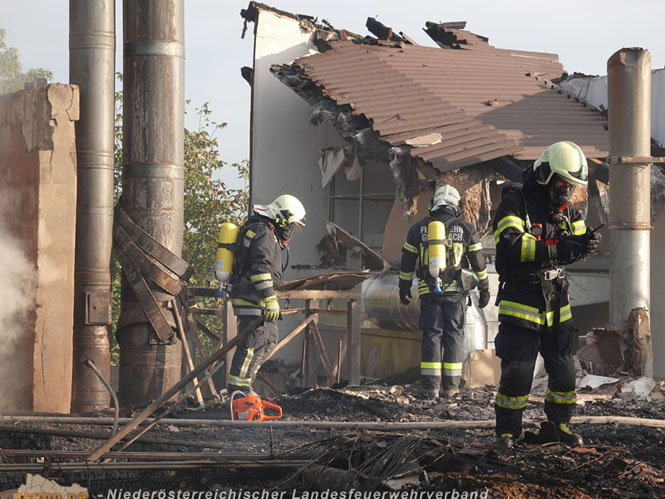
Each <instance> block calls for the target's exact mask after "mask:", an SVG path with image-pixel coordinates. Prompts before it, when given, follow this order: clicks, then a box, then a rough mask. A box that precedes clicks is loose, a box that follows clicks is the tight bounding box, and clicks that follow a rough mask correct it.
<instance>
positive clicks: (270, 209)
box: [254, 194, 306, 228]
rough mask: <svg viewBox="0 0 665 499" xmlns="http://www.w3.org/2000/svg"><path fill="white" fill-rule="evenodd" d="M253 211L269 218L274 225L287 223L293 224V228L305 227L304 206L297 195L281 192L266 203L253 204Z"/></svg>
mask: <svg viewBox="0 0 665 499" xmlns="http://www.w3.org/2000/svg"><path fill="white" fill-rule="evenodd" d="M254 212H255V213H258V214H259V215H263V216H265V217H268V218H270V219H271V220H273V221H274V222H275V225H277V226H278V227H281V228H286V227H288V226H289V225H293V226H294V227H295V228H303V227H305V218H306V213H305V207H304V206H303V205H302V203H301V202H300V201H299V200H298V198H297V197H295V196H291V195H290V194H282V195H281V196H278V197H277V199H275V200H274V201H273V202H272V203H270V204H267V205H264V204H255V205H254Z"/></svg>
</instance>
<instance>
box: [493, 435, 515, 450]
mask: <svg viewBox="0 0 665 499" xmlns="http://www.w3.org/2000/svg"><path fill="white" fill-rule="evenodd" d="M514 446H515V438H514V437H513V434H512V433H502V434H501V435H499V436H498V437H496V447H498V448H500V449H512V448H513V447H514Z"/></svg>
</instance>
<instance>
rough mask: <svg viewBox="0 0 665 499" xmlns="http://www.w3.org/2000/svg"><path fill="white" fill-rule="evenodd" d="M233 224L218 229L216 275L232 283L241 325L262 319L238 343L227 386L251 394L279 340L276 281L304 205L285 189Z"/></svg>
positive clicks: (299, 225) (301, 220)
mask: <svg viewBox="0 0 665 499" xmlns="http://www.w3.org/2000/svg"><path fill="white" fill-rule="evenodd" d="M230 225H232V224H224V225H222V227H221V229H220V234H219V243H218V252H217V267H216V275H217V278H218V280H219V281H220V285H221V286H222V287H228V292H229V296H230V298H231V303H232V305H233V311H234V313H235V315H236V316H237V317H238V330H243V329H244V328H245V327H246V326H247V325H249V324H251V323H253V322H254V321H255V320H256V318H257V317H262V318H263V323H262V324H261V325H260V326H259V327H258V328H256V329H255V330H254V331H253V332H252V333H250V334H249V336H248V337H247V338H246V339H245V341H243V342H242V343H240V344H239V345H238V346H237V347H236V351H235V354H234V356H233V361H232V363H231V369H230V374H229V380H228V391H229V393H230V394H233V393H234V392H238V391H240V392H242V393H243V394H244V395H247V394H253V390H252V382H253V381H254V378H255V376H256V373H257V371H258V370H259V367H261V364H262V362H263V360H264V359H265V358H266V356H267V355H268V354H269V353H270V352H271V351H272V350H273V348H274V347H275V345H276V344H277V340H278V339H279V337H278V330H277V322H276V321H277V319H278V318H279V303H278V301H277V296H276V295H275V286H277V285H278V284H279V283H280V281H281V279H282V272H283V270H284V269H283V265H284V262H283V259H282V251H283V250H284V249H287V250H288V244H289V241H290V240H291V237H292V235H293V232H294V231H295V230H301V229H302V228H303V227H305V208H304V207H303V205H302V203H301V202H300V201H299V200H298V199H297V198H296V197H294V196H291V195H289V194H283V195H281V196H279V197H277V198H276V199H275V200H274V201H273V202H272V203H270V204H268V205H258V204H257V205H254V206H253V213H252V215H251V216H250V217H249V219H248V220H247V222H246V223H245V224H244V225H243V226H242V227H241V228H240V229H239V230H238V229H237V228H235V226H233V227H230ZM234 260H235V261H234ZM227 281H228V286H226V285H225V283H226V282H227Z"/></svg>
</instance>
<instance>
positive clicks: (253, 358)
mask: <svg viewBox="0 0 665 499" xmlns="http://www.w3.org/2000/svg"><path fill="white" fill-rule="evenodd" d="M255 320H256V316H255V315H239V316H238V330H239V331H242V329H243V328H245V327H246V326H247V325H248V324H251V323H252V322H253V321H255ZM278 340H279V332H278V329H277V323H276V322H264V323H263V324H261V325H260V326H259V327H257V328H256V329H255V330H254V331H252V332H251V333H250V334H249V336H248V337H247V338H246V339H245V341H243V342H241V343H240V344H239V345H238V346H237V347H236V351H235V354H233V360H232V361H231V369H230V371H229V382H228V391H229V395H230V394H232V393H233V392H234V391H236V390H240V391H242V392H244V393H248V392H250V391H252V383H253V382H254V378H255V377H256V373H257V371H258V370H259V368H260V367H261V364H263V361H264V360H265V358H266V357H267V356H268V354H269V353H270V352H272V351H273V349H274V348H275V345H276V344H277V341H278Z"/></svg>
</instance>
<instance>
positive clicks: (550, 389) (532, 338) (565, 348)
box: [493, 141, 600, 447]
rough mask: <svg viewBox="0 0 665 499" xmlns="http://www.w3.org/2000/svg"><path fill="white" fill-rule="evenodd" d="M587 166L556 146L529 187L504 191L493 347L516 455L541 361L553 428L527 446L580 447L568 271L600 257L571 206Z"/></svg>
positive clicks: (568, 148)
mask: <svg viewBox="0 0 665 499" xmlns="http://www.w3.org/2000/svg"><path fill="white" fill-rule="evenodd" d="M587 176H588V173H587V161H586V158H585V156H584V153H583V152H582V150H581V149H580V148H579V147H578V146H577V145H576V144H574V143H572V142H568V141H564V142H557V143H555V144H552V145H551V146H549V147H548V148H547V149H546V150H545V152H543V154H542V155H541V156H540V158H539V159H538V160H537V161H536V162H535V163H534V164H533V167H531V168H528V169H527V170H526V171H525V172H524V173H523V178H524V183H523V184H508V185H506V186H505V187H504V188H503V193H502V197H501V202H500V204H499V207H498V210H497V213H496V217H495V219H494V225H493V228H494V240H495V242H496V268H497V272H498V273H499V280H500V289H499V296H498V298H497V302H498V305H499V321H500V326H499V333H498V335H497V336H496V338H495V340H494V342H495V346H496V353H497V355H498V356H499V357H500V358H501V381H500V384H499V390H498V392H497V394H496V399H495V412H496V434H497V438H498V444H499V445H500V446H504V447H512V446H513V444H514V439H516V438H517V437H518V436H519V435H520V433H521V431H522V413H523V412H524V408H525V407H526V405H527V400H528V398H529V392H530V391H531V382H532V379H533V371H534V366H535V362H536V357H537V355H538V352H539V351H540V353H541V355H542V356H543V359H544V360H545V369H546V371H547V373H548V376H549V379H548V386H547V392H546V395H545V414H546V416H547V421H546V422H543V423H541V427H540V432H539V433H538V434H534V433H530V432H527V434H525V439H526V440H527V441H528V440H529V439H530V440H532V441H534V443H537V442H551V441H556V442H563V443H566V444H569V445H581V444H582V439H581V437H580V436H579V435H576V434H574V433H573V432H571V430H570V429H569V428H568V422H569V421H570V418H571V416H572V413H573V410H574V408H575V403H576V401H577V396H576V392H575V366H574V362H573V354H574V353H575V348H576V340H577V338H576V331H575V330H574V329H573V321H572V314H571V310H570V302H569V298H568V281H567V279H566V274H565V270H564V266H565V265H567V264H570V263H573V262H574V261H576V260H579V259H583V258H585V257H587V256H589V255H591V254H593V253H595V252H596V251H597V249H598V246H599V245H600V234H597V233H595V232H594V231H590V230H588V229H587V227H586V224H585V222H584V219H583V218H582V217H581V215H580V213H579V212H578V211H577V210H576V209H575V207H574V206H572V205H571V204H570V198H571V195H572V193H573V191H574V189H575V188H576V187H579V188H582V189H586V187H587Z"/></svg>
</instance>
